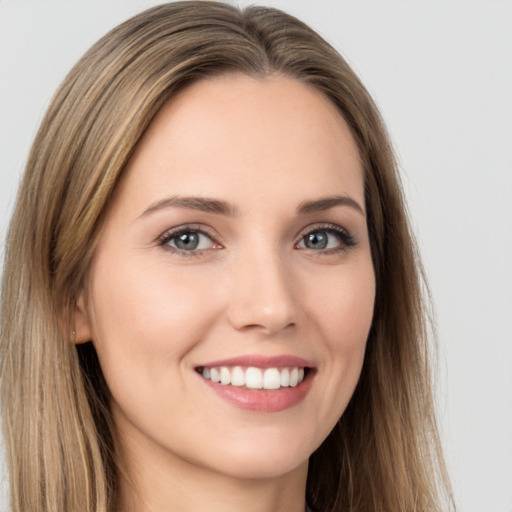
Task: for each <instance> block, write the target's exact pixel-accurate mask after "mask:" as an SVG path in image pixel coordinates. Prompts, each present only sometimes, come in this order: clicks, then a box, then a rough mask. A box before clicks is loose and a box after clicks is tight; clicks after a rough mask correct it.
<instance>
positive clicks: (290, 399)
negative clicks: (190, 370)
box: [195, 357, 316, 412]
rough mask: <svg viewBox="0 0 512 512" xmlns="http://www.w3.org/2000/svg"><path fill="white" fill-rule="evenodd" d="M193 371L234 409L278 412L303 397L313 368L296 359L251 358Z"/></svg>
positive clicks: (218, 363) (312, 373)
mask: <svg viewBox="0 0 512 512" xmlns="http://www.w3.org/2000/svg"><path fill="white" fill-rule="evenodd" d="M195 371H196V373H197V374H198V375H199V376H200V377H201V378H202V380H203V382H204V383H205V384H206V385H207V386H208V387H209V388H210V389H212V390H213V391H214V392H215V393H216V394H217V395H218V396H220V397H221V398H223V399H224V400H226V401H227V402H228V403H230V404H231V405H234V406H235V407H237V408H240V409H245V410H250V411H257V412H278V411H282V410H284V409H289V408H291V407H293V406H295V405H297V404H298V403H300V402H301V401H302V400H303V399H304V398H305V397H306V395H307V393H308V392H309V390H310V388H311V385H312V381H313V377H314V375H315V373H316V368H315V367H314V366H313V364H312V363H310V362H309V361H306V360H304V359H301V358H296V357H278V358H258V357H256V358H254V357H252V358H243V359H242V358H240V359H239V358H235V359H230V360H224V361H218V362H214V363H209V364H205V365H202V366H197V367H196V368H195Z"/></svg>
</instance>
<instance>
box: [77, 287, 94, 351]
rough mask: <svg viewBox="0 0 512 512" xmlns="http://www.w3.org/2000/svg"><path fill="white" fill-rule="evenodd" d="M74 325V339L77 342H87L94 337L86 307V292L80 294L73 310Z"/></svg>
mask: <svg viewBox="0 0 512 512" xmlns="http://www.w3.org/2000/svg"><path fill="white" fill-rule="evenodd" d="M73 325H74V329H75V332H74V333H73V336H72V339H73V342H74V343H76V344H80V343H87V342H88V341H91V339H92V328H91V320H90V315H89V312H88V311H87V307H86V300H85V297H84V294H83V293H82V294H80V297H79V298H78V301H77V303H76V304H75V310H74V312H73Z"/></svg>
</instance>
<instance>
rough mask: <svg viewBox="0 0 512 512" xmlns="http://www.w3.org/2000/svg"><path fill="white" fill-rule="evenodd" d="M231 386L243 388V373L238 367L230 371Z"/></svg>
mask: <svg viewBox="0 0 512 512" xmlns="http://www.w3.org/2000/svg"><path fill="white" fill-rule="evenodd" d="M231 385H232V386H245V372H244V371H243V370H242V368H240V366H235V367H234V368H233V370H232V371H231Z"/></svg>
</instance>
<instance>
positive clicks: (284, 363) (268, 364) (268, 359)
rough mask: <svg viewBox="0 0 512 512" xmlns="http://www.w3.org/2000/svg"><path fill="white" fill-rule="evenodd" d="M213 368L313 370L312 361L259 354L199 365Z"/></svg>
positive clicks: (289, 356) (285, 355)
mask: <svg viewBox="0 0 512 512" xmlns="http://www.w3.org/2000/svg"><path fill="white" fill-rule="evenodd" d="M215 366H246V367H249V366H253V367H256V368H285V367H288V368H290V367H299V368H313V367H314V366H315V365H314V363H313V362H312V361H309V360H307V359H304V358H302V357H297V356H293V355H289V354H283V355H278V356H265V355H260V354H251V355H245V356H236V357H231V358H228V359H219V360H216V361H209V362H207V363H204V364H202V365H200V367H208V368H212V367H215Z"/></svg>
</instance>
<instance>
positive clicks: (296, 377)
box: [290, 368, 299, 388]
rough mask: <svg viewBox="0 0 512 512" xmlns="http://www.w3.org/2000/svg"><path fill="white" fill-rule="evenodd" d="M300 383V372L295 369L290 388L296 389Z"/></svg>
mask: <svg viewBox="0 0 512 512" xmlns="http://www.w3.org/2000/svg"><path fill="white" fill-rule="evenodd" d="M298 383H299V370H298V369H297V368H294V369H293V370H292V372H291V373H290V387H291V388H294V387H295V386H296V385H297V384H298Z"/></svg>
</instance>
